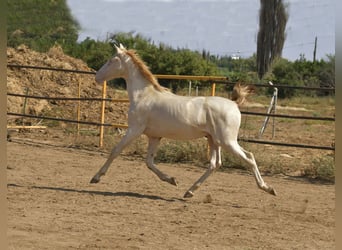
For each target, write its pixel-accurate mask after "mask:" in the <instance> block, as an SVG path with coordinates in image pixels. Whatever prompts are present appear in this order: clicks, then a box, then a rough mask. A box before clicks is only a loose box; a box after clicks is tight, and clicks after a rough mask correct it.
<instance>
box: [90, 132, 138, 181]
mask: <svg viewBox="0 0 342 250" xmlns="http://www.w3.org/2000/svg"><path fill="white" fill-rule="evenodd" d="M142 131H143V130H142V129H138V128H128V130H127V133H126V134H125V136H124V137H123V138H122V139H121V141H120V142H119V143H118V144H117V145H116V146H115V147H114V148H113V149H112V152H111V154H110V155H109V157H108V159H107V160H106V162H105V163H104V165H103V166H102V167H101V168H100V170H99V171H98V172H97V173H96V174H95V175H94V177H93V178H92V179H91V181H90V183H98V182H99V181H100V178H101V176H102V175H105V174H106V172H107V170H108V168H109V166H110V164H111V163H112V162H113V160H114V159H115V158H116V157H117V156H118V155H119V154H120V153H121V152H122V150H123V149H124V148H125V147H127V146H128V145H129V144H130V143H131V142H132V141H134V139H136V138H137V137H138V136H140V135H141V134H142Z"/></svg>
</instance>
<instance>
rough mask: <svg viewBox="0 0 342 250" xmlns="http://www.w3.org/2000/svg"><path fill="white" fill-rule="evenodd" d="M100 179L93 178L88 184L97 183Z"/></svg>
mask: <svg viewBox="0 0 342 250" xmlns="http://www.w3.org/2000/svg"><path fill="white" fill-rule="evenodd" d="M99 181H100V179H98V178H95V176H94V177H93V178H92V179H91V180H90V183H98V182H99Z"/></svg>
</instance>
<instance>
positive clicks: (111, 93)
mask: <svg viewBox="0 0 342 250" xmlns="http://www.w3.org/2000/svg"><path fill="white" fill-rule="evenodd" d="M7 63H8V64H15V65H30V66H42V67H51V68H59V69H69V70H70V69H71V70H82V71H93V70H92V69H90V68H89V67H88V66H87V65H86V63H84V62H83V61H82V60H79V59H75V58H72V57H70V56H68V55H65V54H64V53H63V50H62V49H61V47H59V46H55V47H52V48H51V49H50V50H49V51H48V52H47V53H39V52H36V51H33V50H30V49H29V48H28V47H26V46H25V45H21V46H19V47H17V48H8V49H7ZM79 84H80V90H81V91H80V96H81V97H95V98H100V97H101V89H102V86H101V85H99V84H97V83H96V82H95V80H94V75H89V74H76V73H67V72H59V71H50V70H36V69H26V68H21V69H20V68H11V67H8V69H7V91H8V93H15V94H26V93H27V91H28V94H29V95H35V96H47V97H77V95H78V87H79ZM107 96H108V97H111V98H116V97H118V96H120V98H121V99H122V98H125V95H124V94H122V91H116V90H113V89H108V92H107ZM7 100H8V104H7V111H8V112H14V113H20V114H21V113H23V112H25V113H26V114H32V115H45V116H52V117H60V118H67V119H75V118H76V117H77V113H76V112H77V101H76V102H75V101H56V100H40V99H32V98H28V99H27V100H26V109H25V111H24V110H23V107H24V102H25V99H24V98H21V97H14V96H8V98H7ZM99 111H100V102H90V101H82V103H81V120H84V121H99V116H100V114H99ZM126 112H127V104H125V103H108V104H107V115H106V122H111V123H112V122H115V123H126ZM9 123H13V117H10V118H9Z"/></svg>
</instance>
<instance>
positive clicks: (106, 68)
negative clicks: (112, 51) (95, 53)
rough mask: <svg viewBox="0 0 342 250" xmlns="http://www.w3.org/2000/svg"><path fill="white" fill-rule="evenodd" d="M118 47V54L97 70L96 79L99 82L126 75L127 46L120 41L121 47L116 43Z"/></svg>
mask: <svg viewBox="0 0 342 250" xmlns="http://www.w3.org/2000/svg"><path fill="white" fill-rule="evenodd" d="M114 47H115V48H116V51H117V53H116V55H115V56H113V57H112V58H111V59H110V60H108V61H107V62H106V63H105V64H104V65H103V66H102V67H101V68H100V69H99V70H98V71H97V72H96V76H95V81H96V82H97V83H103V82H104V81H108V80H111V79H114V78H120V77H123V76H124V75H125V72H126V69H125V65H124V63H123V62H124V58H123V57H124V55H125V52H126V51H127V50H126V48H125V47H124V46H123V45H122V44H121V43H120V45H119V47H118V46H116V45H114Z"/></svg>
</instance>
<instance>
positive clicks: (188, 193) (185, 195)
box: [184, 191, 194, 198]
mask: <svg viewBox="0 0 342 250" xmlns="http://www.w3.org/2000/svg"><path fill="white" fill-rule="evenodd" d="M192 196H194V193H193V192H191V191H187V192H186V193H185V194H184V198H191V197H192Z"/></svg>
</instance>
